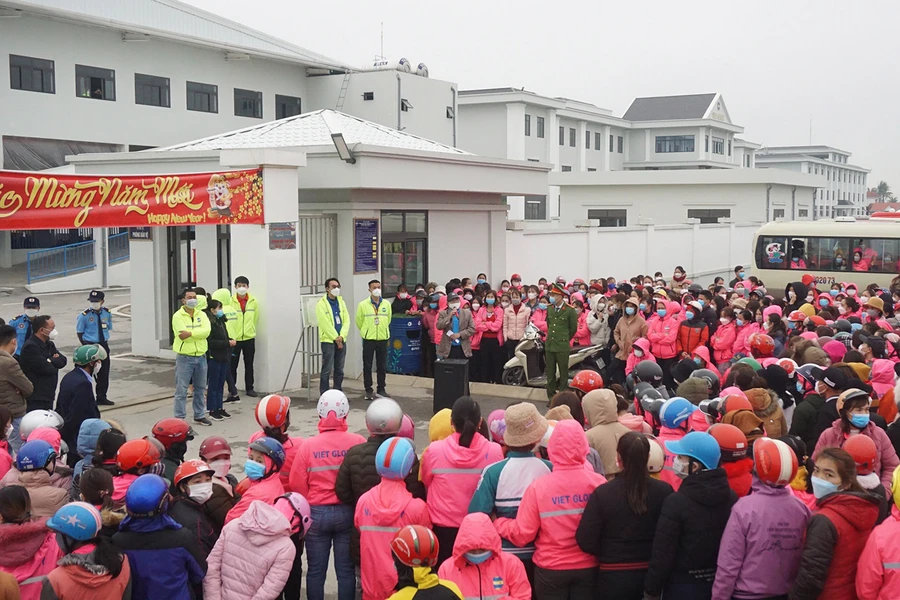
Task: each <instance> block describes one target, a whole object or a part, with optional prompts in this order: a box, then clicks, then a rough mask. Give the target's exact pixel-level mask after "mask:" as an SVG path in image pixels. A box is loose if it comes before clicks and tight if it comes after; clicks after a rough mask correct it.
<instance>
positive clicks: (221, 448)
mask: <svg viewBox="0 0 900 600" xmlns="http://www.w3.org/2000/svg"><path fill="white" fill-rule="evenodd" d="M199 454H200V458H202V459H204V460H213V459H215V458H218V457H220V456H229V457H230V456H231V445H230V444H229V443H228V440H226V439H225V438H223V437H220V436H218V435H213V436H210V437H208V438H206V439H205V440H203V441H202V442H200V452H199Z"/></svg>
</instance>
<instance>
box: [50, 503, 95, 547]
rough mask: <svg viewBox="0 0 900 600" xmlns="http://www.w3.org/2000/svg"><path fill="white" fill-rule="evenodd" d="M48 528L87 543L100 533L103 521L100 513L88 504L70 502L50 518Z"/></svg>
mask: <svg viewBox="0 0 900 600" xmlns="http://www.w3.org/2000/svg"><path fill="white" fill-rule="evenodd" d="M47 527H48V528H49V529H52V530H53V531H55V532H57V533H61V534H63V535H67V536H69V537H70V538H72V539H73V540H78V541H79V542H86V541H88V540H92V539H94V538H95V537H97V535H98V534H99V533H100V529H101V528H102V527H103V519H102V518H101V517H100V511H98V510H97V509H96V508H94V507H93V506H91V505H90V504H88V503H87V502H69V503H68V504H66V505H64V506H63V507H62V508H60V509H59V510H57V511H56V514H54V515H53V516H52V517H50V519H49V520H48V521H47Z"/></svg>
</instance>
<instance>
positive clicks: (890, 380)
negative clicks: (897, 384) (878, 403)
mask: <svg viewBox="0 0 900 600" xmlns="http://www.w3.org/2000/svg"><path fill="white" fill-rule="evenodd" d="M869 379H870V380H871V384H872V388H873V389H874V390H875V392H876V393H877V394H878V397H879V398H881V397H882V396H884V395H885V394H887V393H888V390H892V389H894V361H892V360H888V359H886V358H876V359H875V360H873V361H872V372H871V374H870V375H869Z"/></svg>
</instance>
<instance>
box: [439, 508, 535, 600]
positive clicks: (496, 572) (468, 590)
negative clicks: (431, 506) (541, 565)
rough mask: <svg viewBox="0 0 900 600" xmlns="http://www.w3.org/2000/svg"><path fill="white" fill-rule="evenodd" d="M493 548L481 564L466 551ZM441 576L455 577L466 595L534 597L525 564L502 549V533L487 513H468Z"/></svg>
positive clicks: (506, 598)
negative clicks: (498, 533) (473, 562)
mask: <svg viewBox="0 0 900 600" xmlns="http://www.w3.org/2000/svg"><path fill="white" fill-rule="evenodd" d="M479 549H480V550H490V551H491V552H492V553H493V554H492V555H491V557H490V558H489V559H487V560H486V561H484V562H483V563H481V564H479V565H477V566H476V565H473V564H472V563H470V562H469V561H467V560H466V557H465V554H466V552H471V551H473V550H479ZM438 577H440V578H441V579H447V580H449V581H452V582H453V583H455V584H456V585H457V587H459V590H460V591H461V592H462V594H463V597H464V598H502V599H503V600H531V584H530V583H528V575H527V573H526V572H525V565H523V564H522V561H521V560H519V559H518V558H517V557H515V556H514V555H512V554H510V553H508V552H503V551H502V549H501V542H500V536H499V535H497V530H496V529H494V527H492V526H491V519H490V517H488V516H487V515H486V514H484V513H472V514H470V515H466V518H465V519H463V522H462V524H461V525H460V527H459V535H458V536H456V543H455V544H454V545H453V556H452V557H451V558H450V559H449V560H446V561H444V563H443V564H442V565H441V568H440V569H438Z"/></svg>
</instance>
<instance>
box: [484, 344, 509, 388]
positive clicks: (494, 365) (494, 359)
mask: <svg viewBox="0 0 900 600" xmlns="http://www.w3.org/2000/svg"><path fill="white" fill-rule="evenodd" d="M504 358H506V354H505V349H504V348H503V347H501V346H500V341H499V340H498V339H497V338H486V337H482V338H481V365H482V367H481V375H482V381H484V382H485V383H501V382H502V381H503V365H504V364H506V361H505V360H504Z"/></svg>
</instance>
